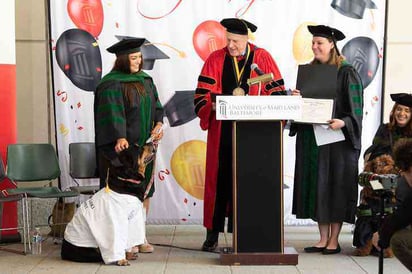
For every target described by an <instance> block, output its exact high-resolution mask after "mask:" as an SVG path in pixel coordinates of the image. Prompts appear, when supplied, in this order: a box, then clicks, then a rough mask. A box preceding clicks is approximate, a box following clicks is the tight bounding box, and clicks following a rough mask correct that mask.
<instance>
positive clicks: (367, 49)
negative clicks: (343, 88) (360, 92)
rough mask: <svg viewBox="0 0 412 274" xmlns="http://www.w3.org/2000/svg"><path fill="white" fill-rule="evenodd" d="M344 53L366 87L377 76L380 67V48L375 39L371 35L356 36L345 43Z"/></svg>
mask: <svg viewBox="0 0 412 274" xmlns="http://www.w3.org/2000/svg"><path fill="white" fill-rule="evenodd" d="M342 54H343V55H344V56H345V57H346V59H347V61H348V62H349V63H350V64H352V66H353V67H354V68H355V69H356V70H357V71H358V73H359V75H360V77H361V79H362V82H363V87H364V88H366V87H367V86H368V85H369V84H370V83H371V82H372V80H373V79H374V78H375V75H376V72H377V70H378V67H379V50H378V46H377V45H376V43H375V41H373V40H372V39H371V38H369V37H363V36H359V37H355V38H353V39H351V40H350V41H349V42H347V43H346V44H345V46H344V47H343V49H342Z"/></svg>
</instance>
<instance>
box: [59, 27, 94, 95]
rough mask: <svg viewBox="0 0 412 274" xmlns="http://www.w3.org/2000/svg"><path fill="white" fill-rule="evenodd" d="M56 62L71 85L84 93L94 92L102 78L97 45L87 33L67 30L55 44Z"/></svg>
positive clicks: (78, 30) (79, 30)
mask: <svg viewBox="0 0 412 274" xmlns="http://www.w3.org/2000/svg"><path fill="white" fill-rule="evenodd" d="M56 60H57V64H58V65H59V67H60V69H61V70H62V71H63V72H64V74H65V75H66V76H67V77H68V78H69V79H70V81H72V83H73V84H74V85H75V86H76V87H78V88H80V89H83V90H85V91H94V90H95V89H96V86H97V84H98V83H99V81H100V79H101V77H102V57H101V54H100V49H99V44H98V43H97V41H96V40H95V39H94V37H93V36H92V35H91V34H90V33H88V32H87V31H84V30H81V29H69V30H66V31H65V32H63V33H62V34H61V35H60V37H59V39H58V40H57V43H56Z"/></svg>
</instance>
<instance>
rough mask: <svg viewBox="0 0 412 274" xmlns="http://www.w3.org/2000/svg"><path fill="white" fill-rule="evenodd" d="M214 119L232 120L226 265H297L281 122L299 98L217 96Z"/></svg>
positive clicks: (295, 111)
mask: <svg viewBox="0 0 412 274" xmlns="http://www.w3.org/2000/svg"><path fill="white" fill-rule="evenodd" d="M216 102H217V103H216V113H217V115H216V116H217V117H216V119H220V120H233V131H232V133H233V136H232V143H233V163H232V164H233V241H232V242H233V247H232V248H230V249H227V248H226V249H223V251H222V253H221V254H220V259H221V263H222V264H226V265H276V264H283V265H296V264H297V263H298V254H297V252H296V250H295V249H294V248H290V247H285V246H284V239H283V210H284V209H283V139H282V138H283V123H282V121H280V120H286V119H300V117H301V109H302V98H301V97H300V96H220V97H219V96H218V97H216Z"/></svg>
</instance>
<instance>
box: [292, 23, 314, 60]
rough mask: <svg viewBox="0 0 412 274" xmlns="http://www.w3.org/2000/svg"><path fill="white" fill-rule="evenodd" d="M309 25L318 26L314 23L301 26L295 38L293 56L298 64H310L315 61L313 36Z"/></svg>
mask: <svg viewBox="0 0 412 274" xmlns="http://www.w3.org/2000/svg"><path fill="white" fill-rule="evenodd" d="M308 25H317V24H316V23H313V22H304V23H302V24H300V25H299V27H298V28H297V29H296V31H295V34H294V36H293V56H294V57H295V60H296V61H297V63H298V64H305V63H308V62H309V61H311V60H312V59H313V52H312V34H311V33H310V32H309V30H308V28H307V26H308Z"/></svg>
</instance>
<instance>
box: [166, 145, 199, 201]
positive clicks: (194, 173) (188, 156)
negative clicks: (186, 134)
mask: <svg viewBox="0 0 412 274" xmlns="http://www.w3.org/2000/svg"><path fill="white" fill-rule="evenodd" d="M170 166H171V169H172V174H173V176H174V177H175V179H176V182H177V183H178V184H179V185H180V186H181V187H182V188H183V189H184V190H185V191H186V192H187V193H189V194H190V195H192V196H193V197H195V198H197V199H199V200H203V194H204V189H205V169H206V142H203V141H199V140H192V141H188V142H185V143H183V144H181V145H180V146H179V147H178V148H177V149H176V150H175V151H174V152H173V155H172V158H171V159H170Z"/></svg>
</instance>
